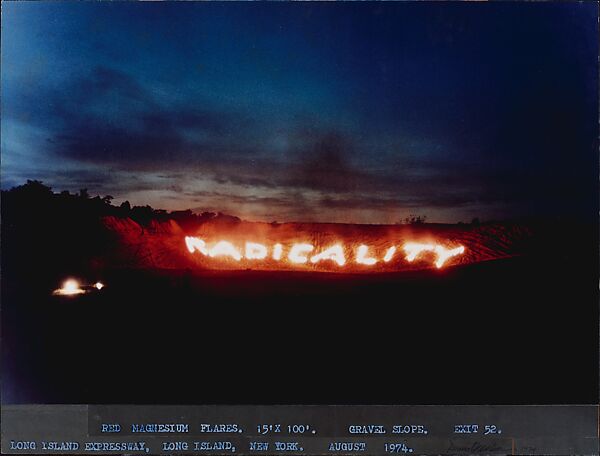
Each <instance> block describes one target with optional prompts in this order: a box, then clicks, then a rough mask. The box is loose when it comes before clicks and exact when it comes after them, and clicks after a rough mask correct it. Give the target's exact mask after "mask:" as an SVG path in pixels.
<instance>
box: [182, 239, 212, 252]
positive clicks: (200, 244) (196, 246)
mask: <svg viewBox="0 0 600 456" xmlns="http://www.w3.org/2000/svg"><path fill="white" fill-rule="evenodd" d="M185 245H186V247H187V249H188V250H189V252H190V253H194V252H195V251H196V250H197V251H198V252H200V253H202V254H204V255H208V249H207V248H206V242H204V241H203V240H202V239H198V238H197V237H192V236H186V237H185Z"/></svg>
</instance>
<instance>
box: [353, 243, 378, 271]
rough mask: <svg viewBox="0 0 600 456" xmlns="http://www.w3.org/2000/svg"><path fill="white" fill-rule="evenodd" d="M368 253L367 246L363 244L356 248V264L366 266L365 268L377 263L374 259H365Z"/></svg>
mask: <svg viewBox="0 0 600 456" xmlns="http://www.w3.org/2000/svg"><path fill="white" fill-rule="evenodd" d="M368 253H369V246H367V245H364V244H363V245H360V246H358V249H356V262H357V263H358V264H366V265H367V266H372V265H374V264H375V263H377V260H376V259H375V258H372V257H367V254H368Z"/></svg>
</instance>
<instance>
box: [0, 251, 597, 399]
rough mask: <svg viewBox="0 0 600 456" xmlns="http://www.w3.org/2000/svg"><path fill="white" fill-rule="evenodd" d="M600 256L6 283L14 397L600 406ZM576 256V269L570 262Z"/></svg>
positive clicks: (123, 273) (7, 363)
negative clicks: (368, 270) (82, 291)
mask: <svg viewBox="0 0 600 456" xmlns="http://www.w3.org/2000/svg"><path fill="white" fill-rule="evenodd" d="M596 257H597V253H596V252H586V254H585V255H582V258H577V259H576V260H577V261H574V262H572V263H570V264H566V263H564V260H563V259H561V258H557V260H556V261H552V257H551V256H549V257H547V258H544V259H543V260H540V259H539V258H538V259H536V258H533V257H529V258H513V259H508V260H498V261H491V262H484V263H478V264H473V265H469V266H462V267H456V268H449V269H447V270H442V271H421V272H413V273H403V274H395V275H394V274H392V275H384V274H382V275H371V276H367V277H365V276H362V277H361V276H353V275H328V274H316V275H312V274H310V273H267V272H250V271H240V272H234V273H232V272H219V273H217V272H212V273H203V275H192V272H191V271H176V272H173V271H169V272H167V271H155V272H142V271H139V270H137V271H136V270H107V271H104V273H103V274H104V275H103V277H101V279H102V280H103V281H104V282H105V283H106V284H107V287H106V288H105V289H104V290H102V291H101V292H99V293H95V294H90V295H86V296H80V297H76V298H58V297H53V296H50V293H49V292H50V291H51V290H52V289H53V288H55V286H56V284H57V283H59V281H60V280H61V279H62V278H63V277H62V276H60V275H58V274H57V275H56V276H51V277H44V278H39V277H37V278H36V277H26V276H23V275H22V274H19V275H18V276H11V273H10V272H11V271H10V270H8V271H6V270H5V271H3V282H2V392H3V397H2V400H3V402H4V403H28V402H40V403H151V404H156V403H173V404H177V403H181V404H185V403H187V404H194V403H197V404H200V403H311V404H316V403H347V404H350V403H364V404H367V403H380V404H394V403H398V404H435V403H439V404H449V403H455V404H469V403H485V404H520V403H528V404H543V403H594V402H597V398H598V300H597V265H596ZM571 260H573V259H571Z"/></svg>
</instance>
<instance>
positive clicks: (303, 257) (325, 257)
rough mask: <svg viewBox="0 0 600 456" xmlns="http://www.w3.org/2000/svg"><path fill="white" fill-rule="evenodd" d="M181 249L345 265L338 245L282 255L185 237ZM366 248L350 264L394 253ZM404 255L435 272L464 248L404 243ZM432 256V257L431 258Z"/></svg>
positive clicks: (277, 250)
mask: <svg viewBox="0 0 600 456" xmlns="http://www.w3.org/2000/svg"><path fill="white" fill-rule="evenodd" d="M185 245H186V247H187V249H188V251H189V252H190V253H194V252H199V253H201V254H202V255H204V256H206V257H210V258H215V257H226V258H230V259H233V260H235V261H241V260H242V259H246V260H267V259H271V260H274V261H285V260H287V261H289V262H290V263H292V264H306V263H312V264H316V263H319V262H321V261H332V262H334V263H336V264H337V265H338V266H344V265H345V264H346V263H347V259H346V253H345V249H344V246H343V245H342V244H334V245H332V246H330V247H327V248H326V249H324V250H321V251H319V252H316V251H315V247H314V246H313V245H312V244H307V243H297V244H292V245H291V246H290V247H289V249H286V250H285V252H286V255H284V247H283V245H282V244H275V245H273V247H272V248H270V249H269V248H268V247H267V246H266V245H264V244H260V243H256V242H246V243H245V246H244V248H243V249H239V248H237V247H236V246H235V245H234V244H233V243H232V242H229V241H218V242H216V243H213V244H210V245H209V244H208V243H207V242H206V241H204V240H203V239H200V238H197V237H193V236H186V237H185ZM369 250H370V248H369V246H367V245H359V246H357V247H356V248H355V249H354V258H353V260H354V262H355V263H356V264H362V265H366V266H372V265H374V264H376V263H378V262H379V261H383V262H384V263H389V262H390V261H392V260H393V259H394V258H395V256H396V253H397V247H396V246H391V247H389V248H388V249H387V250H386V251H385V254H384V256H383V258H377V257H375V256H373V255H372V254H371V253H370V252H369ZM401 250H402V251H403V252H404V259H405V260H406V261H408V262H409V263H410V262H413V261H414V260H416V259H417V258H419V257H420V256H424V254H426V253H429V255H427V258H434V260H433V262H434V264H435V266H436V267H437V268H438V269H439V268H441V267H442V266H444V264H446V262H447V261H448V260H449V259H450V258H452V257H455V256H457V255H461V254H463V253H464V251H465V248H464V246H462V245H460V246H457V247H454V248H446V247H444V246H443V245H441V244H437V243H435V244H434V243H419V242H406V243H405V244H403V245H402V246H401ZM431 254H433V256H431Z"/></svg>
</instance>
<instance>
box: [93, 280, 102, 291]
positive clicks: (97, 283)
mask: <svg viewBox="0 0 600 456" xmlns="http://www.w3.org/2000/svg"><path fill="white" fill-rule="evenodd" d="M94 288H95V289H96V290H102V289H103V288H104V284H103V283H102V282H96V283H95V284H94Z"/></svg>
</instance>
